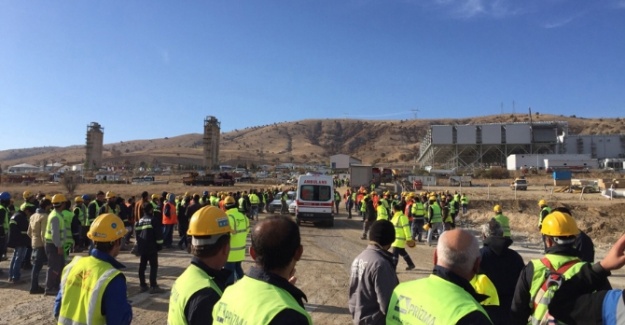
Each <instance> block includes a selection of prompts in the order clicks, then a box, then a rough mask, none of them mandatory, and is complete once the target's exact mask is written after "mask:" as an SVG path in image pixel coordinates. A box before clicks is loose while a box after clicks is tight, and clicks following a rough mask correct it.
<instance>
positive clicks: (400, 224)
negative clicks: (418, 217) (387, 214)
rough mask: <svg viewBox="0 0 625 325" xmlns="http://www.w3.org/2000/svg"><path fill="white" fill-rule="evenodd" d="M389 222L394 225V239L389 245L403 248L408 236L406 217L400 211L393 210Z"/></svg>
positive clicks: (408, 226) (408, 229) (408, 227)
mask: <svg viewBox="0 0 625 325" xmlns="http://www.w3.org/2000/svg"><path fill="white" fill-rule="evenodd" d="M391 223H393V225H394V226H395V241H394V242H393V243H392V244H391V247H397V248H405V247H406V240H408V238H410V223H409V222H408V217H406V215H405V214H403V213H402V212H401V211H398V212H395V214H394V215H393V219H392V220H391Z"/></svg>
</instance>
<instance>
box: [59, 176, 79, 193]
mask: <svg viewBox="0 0 625 325" xmlns="http://www.w3.org/2000/svg"><path fill="white" fill-rule="evenodd" d="M61 184H63V187H65V189H66V190H67V193H69V196H74V193H75V192H76V190H77V189H78V185H79V184H80V175H78V174H77V173H75V172H65V173H64V175H63V179H62V180H61Z"/></svg>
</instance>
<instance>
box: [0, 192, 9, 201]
mask: <svg viewBox="0 0 625 325" xmlns="http://www.w3.org/2000/svg"><path fill="white" fill-rule="evenodd" d="M10 199H11V194H9V192H2V193H0V201H8V200H10Z"/></svg>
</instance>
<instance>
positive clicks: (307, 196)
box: [300, 185, 332, 201]
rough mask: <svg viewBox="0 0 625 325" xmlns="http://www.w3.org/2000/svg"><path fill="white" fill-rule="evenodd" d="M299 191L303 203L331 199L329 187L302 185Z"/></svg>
mask: <svg viewBox="0 0 625 325" xmlns="http://www.w3.org/2000/svg"><path fill="white" fill-rule="evenodd" d="M300 191H302V196H301V198H302V200H304V201H329V200H331V198H332V191H331V190H330V186H321V185H302V186H301V187H300Z"/></svg>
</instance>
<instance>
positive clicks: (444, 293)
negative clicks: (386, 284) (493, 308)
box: [386, 274, 488, 325]
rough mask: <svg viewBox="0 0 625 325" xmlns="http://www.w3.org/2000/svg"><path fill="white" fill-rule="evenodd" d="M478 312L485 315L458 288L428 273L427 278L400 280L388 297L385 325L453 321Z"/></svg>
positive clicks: (484, 312) (482, 310) (450, 322)
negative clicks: (389, 299)
mask: <svg viewBox="0 0 625 325" xmlns="http://www.w3.org/2000/svg"><path fill="white" fill-rule="evenodd" d="M474 311H479V312H481V313H483V314H484V316H486V317H487V318H488V314H487V313H486V311H485V310H484V308H483V307H482V305H480V304H479V302H477V301H476V300H475V299H474V298H473V297H472V296H471V294H469V293H468V292H466V291H465V290H464V289H462V288H461V287H459V286H457V285H455V284H453V283H451V282H449V281H447V280H445V279H443V278H441V277H439V276H436V275H434V274H431V275H430V276H429V277H427V278H423V279H419V280H413V281H408V282H404V283H400V284H399V285H398V286H397V287H396V288H395V290H393V295H392V296H391V302H390V303H389V306H388V313H387V314H386V324H391V325H392V324H398V325H400V324H456V323H457V322H458V321H459V320H460V319H461V318H462V317H464V316H466V315H468V314H470V313H472V312H474Z"/></svg>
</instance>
